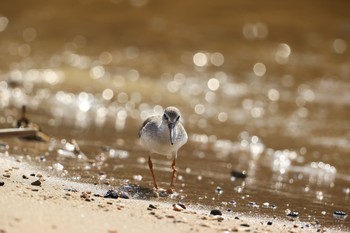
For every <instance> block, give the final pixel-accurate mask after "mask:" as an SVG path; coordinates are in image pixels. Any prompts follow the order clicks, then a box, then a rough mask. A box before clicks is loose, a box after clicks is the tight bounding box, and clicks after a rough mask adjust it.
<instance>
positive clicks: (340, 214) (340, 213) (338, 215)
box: [333, 210, 348, 219]
mask: <svg viewBox="0 0 350 233" xmlns="http://www.w3.org/2000/svg"><path fill="white" fill-rule="evenodd" d="M347 216H348V214H347V213H345V212H343V211H338V210H337V211H334V212H333V217H335V218H340V219H345V218H346V217H347Z"/></svg>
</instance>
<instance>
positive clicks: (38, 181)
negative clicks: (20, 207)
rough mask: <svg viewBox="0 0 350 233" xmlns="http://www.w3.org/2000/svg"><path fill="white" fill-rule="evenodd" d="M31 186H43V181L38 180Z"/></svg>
mask: <svg viewBox="0 0 350 233" xmlns="http://www.w3.org/2000/svg"><path fill="white" fill-rule="evenodd" d="M31 185H33V186H40V185H41V181H40V180H36V181H34V182H32V183H31Z"/></svg>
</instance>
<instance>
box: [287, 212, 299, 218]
mask: <svg viewBox="0 0 350 233" xmlns="http://www.w3.org/2000/svg"><path fill="white" fill-rule="evenodd" d="M287 216H288V217H291V218H297V217H299V213H298V212H295V211H290V212H289V213H287Z"/></svg>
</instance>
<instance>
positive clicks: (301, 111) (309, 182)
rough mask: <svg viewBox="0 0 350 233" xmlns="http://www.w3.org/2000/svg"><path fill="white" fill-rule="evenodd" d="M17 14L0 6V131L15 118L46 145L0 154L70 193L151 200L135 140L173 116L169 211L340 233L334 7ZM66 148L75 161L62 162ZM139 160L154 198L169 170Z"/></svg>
mask: <svg viewBox="0 0 350 233" xmlns="http://www.w3.org/2000/svg"><path fill="white" fill-rule="evenodd" d="M21 4H26V5H25V6H23V7H22V8H21V9H19V8H18V7H17V5H16V4H15V2H14V1H2V2H1V3H0V54H1V55H0V108H1V110H2V111H1V112H0V125H1V127H3V128H6V127H10V126H12V125H13V124H14V122H15V120H16V119H17V118H18V117H19V115H20V108H21V106H22V105H26V106H27V108H28V118H30V119H31V120H32V121H33V122H35V123H37V124H39V125H40V126H41V128H42V130H43V132H45V133H46V134H48V135H50V136H52V137H53V138H54V140H52V141H51V142H49V143H38V142H30V141H22V140H18V139H2V142H3V144H1V145H2V146H1V153H6V152H9V153H10V154H11V155H16V156H22V157H24V158H26V159H29V160H32V161H34V162H35V163H36V164H40V165H42V167H43V168H45V169H52V171H53V172H55V173H57V174H58V175H60V176H64V177H68V178H70V179H73V180H78V181H82V182H93V183H101V184H110V185H112V186H117V185H120V184H136V185H139V186H141V187H144V188H146V189H147V188H149V189H151V188H152V184H151V176H150V174H149V171H148V166H147V163H146V160H147V157H148V154H147V152H146V151H144V150H143V149H142V148H141V147H140V146H139V144H138V130H139V127H140V126H141V124H142V121H143V120H144V119H145V118H146V117H148V116H150V115H153V114H161V113H162V107H165V106H169V105H175V106H177V107H178V108H179V109H180V110H181V112H182V114H183V122H184V125H185V127H186V130H187V132H188V134H189V142H188V143H187V144H186V145H185V146H184V147H183V148H181V150H180V151H179V158H178V161H177V165H178V169H179V180H178V182H177V191H178V194H179V195H177V196H175V197H173V198H175V199H176V200H182V201H183V202H186V203H191V204H194V205H199V206H201V205H209V206H212V207H218V208H221V209H222V210H224V211H225V212H226V211H227V210H228V209H231V210H232V211H233V212H243V213H251V214H263V215H267V216H278V217H282V218H287V217H286V213H285V212H286V210H287V209H289V210H291V211H297V212H299V218H300V219H301V220H309V221H319V222H320V224H321V225H325V226H335V227H338V226H340V227H350V222H349V218H345V219H339V218H335V217H334V216H333V212H334V211H344V212H346V213H347V214H350V204H349V203H350V202H349V200H350V172H349V170H348V167H349V165H350V157H349V152H350V146H349V145H350V143H349V142H350V134H349V132H350V131H349V129H350V121H349V119H348V118H349V115H350V114H349V113H350V110H349V109H350V108H349V105H350V93H349V90H350V80H349V77H350V63H349V60H350V59H349V58H350V56H349V43H350V40H349V38H350V27H349V25H350V18H349V17H348V12H347V9H348V5H349V4H348V3H347V2H346V1H333V2H332V3H331V2H329V3H328V2H321V3H320V2H319V1H309V2H308V3H303V4H300V3H295V2H293V1H290V2H285V3H284V4H276V2H269V1H264V4H263V3H249V2H246V1H220V2H215V3H214V2H211V1H191V2H179V1H177V2H167V3H165V2H161V1H147V0H130V1H126V0H125V1H123V0H111V1H104V2H101V1H94V0H82V1H76V2H75V3H70V2H68V1H60V2H57V3H51V5H50V4H49V3H47V2H46V1H26V2H25V3H21ZM72 139H76V140H77V143H78V144H79V146H80V149H81V151H82V152H83V153H84V154H85V156H86V157H84V156H83V157H82V158H79V156H76V155H74V154H72V153H69V151H67V150H65V149H67V146H68V149H69V148H71V147H72V146H71V145H69V144H67V143H66V142H67V141H68V142H71V140H72ZM5 145H7V146H5ZM153 160H154V163H155V170H156V175H157V178H158V180H159V182H160V184H161V186H163V187H165V188H166V187H167V186H168V184H169V182H170V175H171V168H170V164H171V159H168V158H166V157H164V156H155V157H154V158H153ZM62 166H63V167H62ZM232 171H245V172H246V173H247V178H246V179H234V178H233V177H232V176H231V172H232ZM150 192H151V191H150ZM135 195H136V196H137V197H139V198H149V196H147V195H148V194H146V193H144V192H141V193H139V194H137V193H136V194H135ZM170 198H171V197H168V198H163V199H164V200H165V201H168V200H169V199H170ZM160 199H161V200H163V199H162V198H160ZM233 201H234V202H233ZM252 202H254V203H255V204H254V203H252ZM233 203H236V204H233ZM264 203H265V204H264ZM266 203H269V205H267V204H266Z"/></svg>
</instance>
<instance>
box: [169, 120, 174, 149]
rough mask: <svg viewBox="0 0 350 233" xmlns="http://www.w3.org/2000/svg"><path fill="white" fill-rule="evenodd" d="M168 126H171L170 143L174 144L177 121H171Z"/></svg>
mask: <svg viewBox="0 0 350 233" xmlns="http://www.w3.org/2000/svg"><path fill="white" fill-rule="evenodd" d="M168 127H169V132H170V143H171V145H173V144H174V127H175V123H169V124H168Z"/></svg>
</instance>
